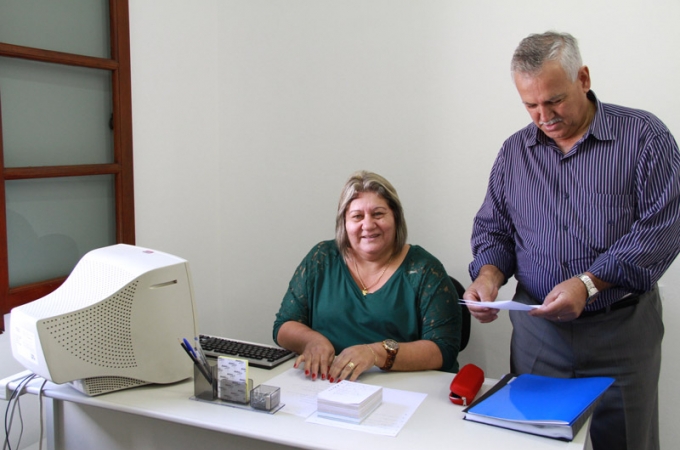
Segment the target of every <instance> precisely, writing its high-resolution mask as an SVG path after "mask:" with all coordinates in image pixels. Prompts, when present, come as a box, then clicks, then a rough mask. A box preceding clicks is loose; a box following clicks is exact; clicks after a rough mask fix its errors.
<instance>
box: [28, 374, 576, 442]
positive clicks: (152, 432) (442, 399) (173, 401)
mask: <svg viewBox="0 0 680 450" xmlns="http://www.w3.org/2000/svg"><path fill="white" fill-rule="evenodd" d="M290 367H292V361H291V362H288V363H285V364H283V365H281V366H279V367H277V368H275V369H273V370H262V369H251V373H250V375H251V377H252V378H253V382H254V385H255V386H256V385H258V384H261V383H264V382H266V381H267V380H268V379H269V378H271V377H273V376H275V375H278V374H279V373H281V372H283V371H285V370H287V369H289V368H290ZM452 379H453V375H452V374H449V373H444V372H437V371H427V372H416V373H398V372H393V373H367V374H364V375H362V377H361V378H360V381H362V382H365V383H370V384H380V385H381V386H384V387H388V388H393V389H402V390H409V391H417V392H424V393H427V394H428V395H427V397H426V399H425V400H424V401H423V403H422V404H421V405H420V407H419V408H418V409H417V410H416V412H415V413H414V414H413V416H412V417H411V419H410V420H409V421H408V423H407V424H406V425H405V426H404V428H403V429H402V430H401V431H400V433H399V434H398V435H397V436H396V437H390V436H381V435H376V434H370V433H365V432H360V431H353V430H345V429H341V428H336V427H329V426H323V425H317V424H312V423H307V422H305V420H304V419H303V418H301V417H297V416H294V415H291V414H286V413H285V412H284V411H279V412H277V413H276V414H266V413H261V412H255V411H248V410H242V409H238V408H231V407H228V406H222V405H215V404H210V403H205V402H198V401H194V400H190V399H189V398H190V397H191V396H192V395H193V381H191V380H187V381H185V382H181V383H177V384H173V385H167V386H159V385H155V386H146V387H139V388H134V389H128V390H124V391H120V392H114V393H111V394H106V395H102V396H98V397H87V396H85V395H83V394H81V393H79V392H78V391H76V390H74V389H72V388H71V387H69V386H67V385H54V384H51V383H48V384H47V385H46V389H45V392H44V395H45V396H46V397H47V400H46V405H45V406H46V411H47V430H46V431H47V437H48V446H49V448H50V449H55V450H56V449H68V450H79V449H88V450H89V449H93V448H96V449H98V450H105V449H116V450H121V449H126V450H128V449H163V450H165V449H173V448H177V449H206V450H207V449H210V450H216V449H218V448H219V449H221V448H226V447H228V448H238V449H241V448H248V449H264V448H268V449H269V448H279V449H281V448H284V449H285V448H309V449H338V450H346V449H353V450H354V449H371V450H376V449H383V448H389V449H390V450H399V449H404V450H406V449H408V450H413V449H420V448H428V449H438V448H446V449H451V448H459V449H473V450H483V449H495V448H503V449H504V450H513V449H517V450H528V449H564V450H575V449H583V448H588V447H589V440H588V438H587V425H586V426H584V427H583V428H582V429H581V432H580V433H579V434H578V436H577V437H576V439H574V440H573V441H572V442H563V441H557V440H553V439H548V438H543V437H540V436H533V435H529V434H524V433H519V432H516V431H511V430H505V429H501V428H496V427H492V426H489V425H484V424H479V423H474V422H469V421H465V420H463V419H462V417H463V414H462V412H461V411H462V409H463V408H462V407H461V406H457V405H454V404H452V403H451V402H450V401H449V399H448V394H449V384H450V383H451V380H452ZM310 383H311V381H310ZM493 383H494V380H487V382H486V383H485V385H484V387H483V388H482V389H483V391H484V390H486V389H488V388H489V387H490V386H492V385H493ZM38 385H39V383H37V382H34V383H32V384H31V387H30V388H29V390H28V391H29V392H30V393H33V394H35V393H37V386H38Z"/></svg>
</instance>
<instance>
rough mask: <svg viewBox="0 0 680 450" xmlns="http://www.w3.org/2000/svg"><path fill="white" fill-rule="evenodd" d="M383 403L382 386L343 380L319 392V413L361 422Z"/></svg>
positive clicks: (317, 400)
mask: <svg viewBox="0 0 680 450" xmlns="http://www.w3.org/2000/svg"><path fill="white" fill-rule="evenodd" d="M381 403H382V387H381V386H373V385H370V384H362V383H356V382H352V381H347V380H343V381H341V382H339V383H337V384H334V385H332V386H331V387H329V388H328V389H326V390H324V391H321V392H319V393H318V394H317V397H316V405H317V414H318V415H319V416H320V417H327V418H331V419H337V420H345V421H348V422H354V423H361V421H362V420H364V419H365V418H366V417H368V415H369V414H371V413H372V412H373V411H374V410H375V409H376V408H377V407H378V406H380V404H381Z"/></svg>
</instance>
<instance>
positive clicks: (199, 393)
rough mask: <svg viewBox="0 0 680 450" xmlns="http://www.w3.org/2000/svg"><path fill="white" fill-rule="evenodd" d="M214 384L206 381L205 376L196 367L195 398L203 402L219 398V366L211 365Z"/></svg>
mask: <svg viewBox="0 0 680 450" xmlns="http://www.w3.org/2000/svg"><path fill="white" fill-rule="evenodd" d="M210 371H211V373H212V378H213V383H212V384H211V383H210V382H209V381H208V380H206V378H205V376H204V375H203V374H202V373H201V371H200V370H198V367H196V366H195V365H194V396H195V397H196V398H200V399H201V400H208V401H211V400H215V399H216V398H217V366H215V365H212V364H211V365H210Z"/></svg>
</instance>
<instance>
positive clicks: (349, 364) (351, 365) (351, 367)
mask: <svg viewBox="0 0 680 450" xmlns="http://www.w3.org/2000/svg"><path fill="white" fill-rule="evenodd" d="M347 367H349V370H354V363H353V362H352V361H350V362H348V363H347Z"/></svg>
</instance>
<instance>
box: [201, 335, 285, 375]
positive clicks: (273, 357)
mask: <svg viewBox="0 0 680 450" xmlns="http://www.w3.org/2000/svg"><path fill="white" fill-rule="evenodd" d="M199 341H200V343H201V348H202V349H203V352H204V353H205V355H206V356H209V357H213V358H217V357H218V356H232V357H236V358H242V359H247V360H248V364H249V365H251V366H255V367H261V368H263V369H272V368H274V367H276V366H278V365H279V364H281V363H282V362H284V361H287V360H289V359H291V358H293V357H294V356H295V353H293V352H291V351H290V350H286V349H285V348H281V347H275V346H273V345H265V344H257V343H255V342H247V341H239V340H236V339H228V338H223V337H219V336H208V335H205V334H201V335H200V336H199Z"/></svg>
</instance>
